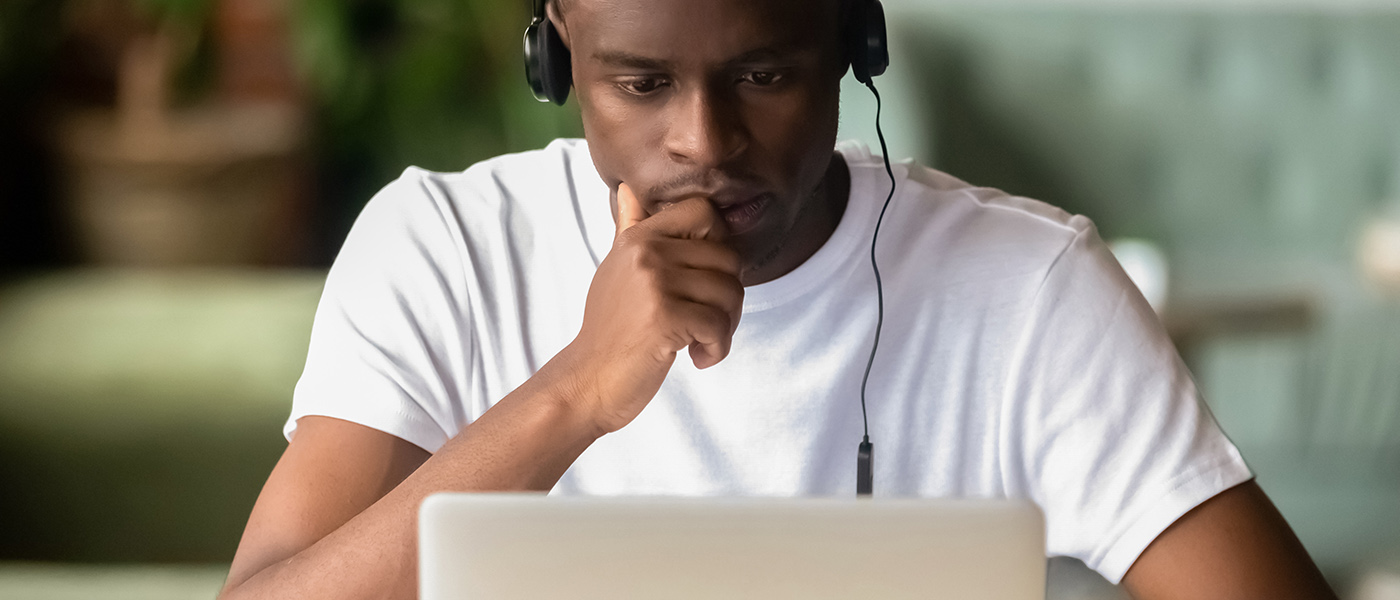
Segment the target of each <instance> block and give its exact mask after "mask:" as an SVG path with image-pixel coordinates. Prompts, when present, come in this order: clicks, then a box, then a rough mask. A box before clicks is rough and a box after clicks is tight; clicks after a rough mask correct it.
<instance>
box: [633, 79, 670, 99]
mask: <svg viewBox="0 0 1400 600" xmlns="http://www.w3.org/2000/svg"><path fill="white" fill-rule="evenodd" d="M665 85H666V81H665V80H663V79H661V78H660V77H639V78H637V79H631V80H627V81H624V82H622V89H623V90H625V91H627V92H628V93H631V94H636V95H638V96H645V95H648V94H650V93H652V92H655V91H656V90H658V89H661V88H662V87H665Z"/></svg>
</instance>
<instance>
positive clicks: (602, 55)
mask: <svg viewBox="0 0 1400 600" xmlns="http://www.w3.org/2000/svg"><path fill="white" fill-rule="evenodd" d="M593 59H594V60H597V61H600V62H603V63H606V64H609V65H614V66H619V67H631V68H634V69H653V70H665V69H666V68H668V67H670V66H671V63H670V62H669V61H665V60H661V59H657V58H647V57H645V56H638V55H636V54H631V53H628V52H622V51H619V50H599V51H597V52H594V53H593Z"/></svg>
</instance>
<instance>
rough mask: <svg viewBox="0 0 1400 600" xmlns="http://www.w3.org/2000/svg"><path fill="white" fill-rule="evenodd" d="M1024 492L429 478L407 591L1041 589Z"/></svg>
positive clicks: (1034, 515) (809, 595)
mask: <svg viewBox="0 0 1400 600" xmlns="http://www.w3.org/2000/svg"><path fill="white" fill-rule="evenodd" d="M1044 531H1045V528H1044V520H1043V518H1042V516H1041V513H1040V511H1039V509H1037V508H1036V507H1035V505H1034V504H1031V503H1030V502H1025V501H1006V500H913V499H863V500H861V499H776V498H775V499H767V498H723V499H719V498H703V499H702V498H637V497H630V498H563V497H547V496H545V495H543V494H437V495H434V496H431V497H429V498H428V499H427V500H426V501H424V503H423V506H422V509H421V511H420V513H419V576H420V581H419V584H420V590H421V597H422V599H423V600H457V599H466V598H489V599H492V600H513V599H517V598H519V599H525V598H529V599H532V600H536V599H541V598H600V599H601V598H607V599H610V600H619V599H629V598H647V599H651V598H676V599H683V598H803V599H813V600H819V599H823V598H833V599H834V598H842V599H850V598H891V599H894V598H986V599H996V600H1032V599H1035V600H1041V599H1043V598H1044V597H1045V533H1044Z"/></svg>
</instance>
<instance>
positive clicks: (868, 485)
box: [856, 81, 895, 496]
mask: <svg viewBox="0 0 1400 600" xmlns="http://www.w3.org/2000/svg"><path fill="white" fill-rule="evenodd" d="M865 87H868V88H870V93H872V94H875V135H876V136H877V137H879V138H880V156H881V158H883V159H884V160H885V174H886V175H888V176H889V178H890V193H889V195H888V196H885V204H884V206H882V207H880V217H879V218H878V219H876V220H875V233H874V235H872V236H870V268H871V270H873V271H874V272H875V305H876V308H877V310H878V312H877V313H876V315H877V316H876V318H875V341H874V342H873V343H871V344H870V359H869V360H867V361H866V362H865V376H864V377H862V378H861V380H860V419H861V423H862V425H863V432H864V435H863V436H862V437H861V442H860V447H859V448H858V450H857V453H856V495H858V496H869V495H870V494H871V492H872V488H873V487H874V479H875V475H874V472H873V471H874V450H875V446H874V445H873V444H871V443H870V417H869V416H867V413H866V409H865V387H866V384H867V383H869V382H870V368H871V367H872V366H874V365H875V351H876V350H878V349H879V348H880V330H881V329H883V328H884V325H885V288H884V285H883V284H882V283H881V281H880V265H879V263H877V262H876V261H875V243H876V242H877V241H878V240H879V239H880V225H881V224H882V223H884V221H885V211H887V210H889V208H890V200H893V199H894V186H895V181H894V168H893V167H892V166H890V150H889V147H888V146H887V145H886V144H885V132H884V130H883V129H881V128H880V109H881V102H880V91H879V90H876V89H875V84H874V83H872V82H870V81H867V82H865Z"/></svg>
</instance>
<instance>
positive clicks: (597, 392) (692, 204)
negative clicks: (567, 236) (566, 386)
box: [561, 184, 744, 432]
mask: <svg viewBox="0 0 1400 600" xmlns="http://www.w3.org/2000/svg"><path fill="white" fill-rule="evenodd" d="M616 194H617V210H618V219H617V236H616V238H614V240H613V247H612V250H611V251H609V252H608V256H607V257H606V258H605V259H604V260H603V263H602V264H601V265H599V267H598V272H597V274H595V275H594V276H593V284H592V286H590V287H589V289H588V300H587V303H586V304H585V306H584V316H583V328H582V329H581V331H580V332H579V335H578V337H577V338H575V339H574V341H573V343H571V344H570V345H569V347H568V348H566V349H565V350H564V352H562V353H561V354H564V355H567V356H568V357H569V358H568V361H567V362H568V363H569V364H570V366H571V368H572V369H574V370H575V372H577V373H580V374H582V377H583V380H584V381H585V382H586V383H585V385H584V386H583V387H584V390H583V396H584V398H583V400H585V401H586V402H587V404H588V406H587V409H588V411H589V412H590V413H591V414H592V415H594V417H595V418H596V422H597V425H598V427H599V429H600V430H602V431H603V432H611V431H616V430H618V429H621V428H622V427H623V426H624V425H626V424H628V423H630V422H631V421H632V419H634V418H636V416H637V414H638V413H640V412H641V411H642V409H643V408H644V407H646V405H647V403H648V402H650V401H651V399H652V397H653V396H655V395H656V392H657V390H658V389H660V388H661V382H662V381H663V380H665V379H666V373H667V372H668V371H670V369H671V365H672V363H673V362H675V359H676V353H677V352H679V351H680V350H682V349H684V348H689V349H690V358H691V360H693V361H694V362H695V366H696V367H698V368H701V369H705V368H708V367H711V366H714V365H715V364H717V363H719V361H721V360H723V359H724V357H725V356H728V355H729V346H730V341H731V339H732V338H733V336H734V331H735V329H736V328H737V327H738V326H739V316H740V314H742V312H743V305H744V286H743V284H741V283H740V282H739V270H740V261H739V255H738V254H736V253H735V252H734V251H733V250H731V249H729V248H728V247H726V246H725V245H724V244H723V243H722V242H723V240H724V236H725V234H726V230H725V223H724V219H722V218H721V217H720V216H719V214H718V213H717V212H716V211H715V209H714V206H713V205H711V204H710V202H709V201H708V200H706V199H704V198H690V199H686V200H682V201H680V202H677V203H674V204H669V205H666V206H664V207H663V208H662V209H661V210H660V211H658V212H657V213H656V214H653V215H648V214H647V213H646V211H645V209H644V208H643V207H642V204H641V202H640V201H639V200H638V199H637V197H636V196H635V195H634V194H633V193H632V190H631V189H630V188H628V187H627V184H621V185H619V186H618V189H617V192H616Z"/></svg>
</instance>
